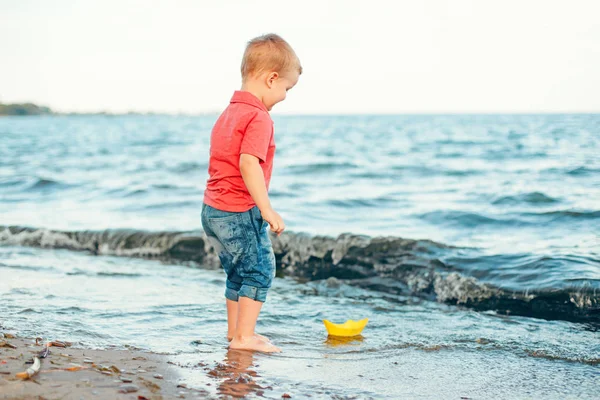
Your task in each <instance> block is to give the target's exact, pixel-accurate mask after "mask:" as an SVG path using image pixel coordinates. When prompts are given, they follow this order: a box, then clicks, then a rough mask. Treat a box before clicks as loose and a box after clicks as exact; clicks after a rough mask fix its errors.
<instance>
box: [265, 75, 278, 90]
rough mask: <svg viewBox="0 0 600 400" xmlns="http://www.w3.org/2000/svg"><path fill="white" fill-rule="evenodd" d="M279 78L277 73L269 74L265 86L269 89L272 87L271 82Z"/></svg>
mask: <svg viewBox="0 0 600 400" xmlns="http://www.w3.org/2000/svg"><path fill="white" fill-rule="evenodd" d="M278 78H279V74H278V73H277V72H271V73H270V74H269V75H267V86H269V88H271V86H273V82H275V81H276V80H277V79H278Z"/></svg>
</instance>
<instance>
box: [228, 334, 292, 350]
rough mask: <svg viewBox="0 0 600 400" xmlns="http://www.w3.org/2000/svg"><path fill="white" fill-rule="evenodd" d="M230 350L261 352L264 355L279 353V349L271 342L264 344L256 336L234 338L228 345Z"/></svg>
mask: <svg viewBox="0 0 600 400" xmlns="http://www.w3.org/2000/svg"><path fill="white" fill-rule="evenodd" d="M229 348H230V349H235V350H252V351H262V352H264V353H280V352H281V349H280V348H279V347H277V346H275V345H273V344H272V343H271V342H265V341H264V340H262V339H260V338H259V337H258V336H257V335H254V336H251V337H249V338H241V339H238V338H234V339H233V340H232V341H231V343H230V344H229Z"/></svg>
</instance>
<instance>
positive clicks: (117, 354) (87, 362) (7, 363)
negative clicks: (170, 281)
mask: <svg viewBox="0 0 600 400" xmlns="http://www.w3.org/2000/svg"><path fill="white" fill-rule="evenodd" d="M45 344H46V342H40V341H38V344H36V340H35V339H30V338H20V337H15V336H14V335H12V334H9V333H0V399H36V400H38V399H47V400H51V399H78V400H79V399H93V398H96V399H140V400H143V399H154V400H158V399H171V398H207V397H210V396H209V395H208V393H207V392H204V391H202V390H198V389H191V388H187V386H186V385H185V384H180V383H178V382H179V376H178V372H177V368H176V367H175V366H174V365H173V364H172V363H171V364H170V363H169V360H168V356H166V355H161V354H155V353H149V352H144V351H141V350H139V349H130V350H110V349H108V350H93V349H82V348H76V347H77V346H76V344H73V345H74V346H75V347H71V346H68V347H57V346H56V347H55V346H50V347H49V350H50V351H49V352H48V354H47V356H46V357H45V358H41V359H40V362H41V368H40V370H39V372H38V373H37V374H36V375H34V376H32V377H31V378H29V379H20V378H18V377H17V376H16V374H17V373H20V372H24V371H26V370H27V368H29V367H31V366H32V364H31V361H32V359H33V357H36V356H38V355H40V353H43V352H44V350H45V348H46V346H45Z"/></svg>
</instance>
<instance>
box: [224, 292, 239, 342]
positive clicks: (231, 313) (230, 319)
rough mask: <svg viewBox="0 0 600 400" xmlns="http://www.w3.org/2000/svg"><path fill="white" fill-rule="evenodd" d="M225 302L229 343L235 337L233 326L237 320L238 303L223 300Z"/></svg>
mask: <svg viewBox="0 0 600 400" xmlns="http://www.w3.org/2000/svg"><path fill="white" fill-rule="evenodd" d="M225 300H226V302H227V340H229V341H230V342H231V339H233V335H235V326H236V325H237V319H238V302H237V301H233V300H229V299H225Z"/></svg>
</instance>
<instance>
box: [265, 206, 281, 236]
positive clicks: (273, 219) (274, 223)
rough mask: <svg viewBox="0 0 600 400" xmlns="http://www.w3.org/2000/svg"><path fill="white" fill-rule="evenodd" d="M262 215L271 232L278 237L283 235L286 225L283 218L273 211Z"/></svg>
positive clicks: (270, 210) (267, 211)
mask: <svg viewBox="0 0 600 400" xmlns="http://www.w3.org/2000/svg"><path fill="white" fill-rule="evenodd" d="M261 215H262V217H263V219H264V220H265V221H267V222H268V223H269V225H270V226H271V231H273V232H275V233H276V234H277V236H279V235H281V232H283V230H284V229H285V223H284V222H283V219H282V218H281V216H280V215H279V214H278V213H277V212H275V210H273V209H269V210H266V211H265V212H261Z"/></svg>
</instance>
